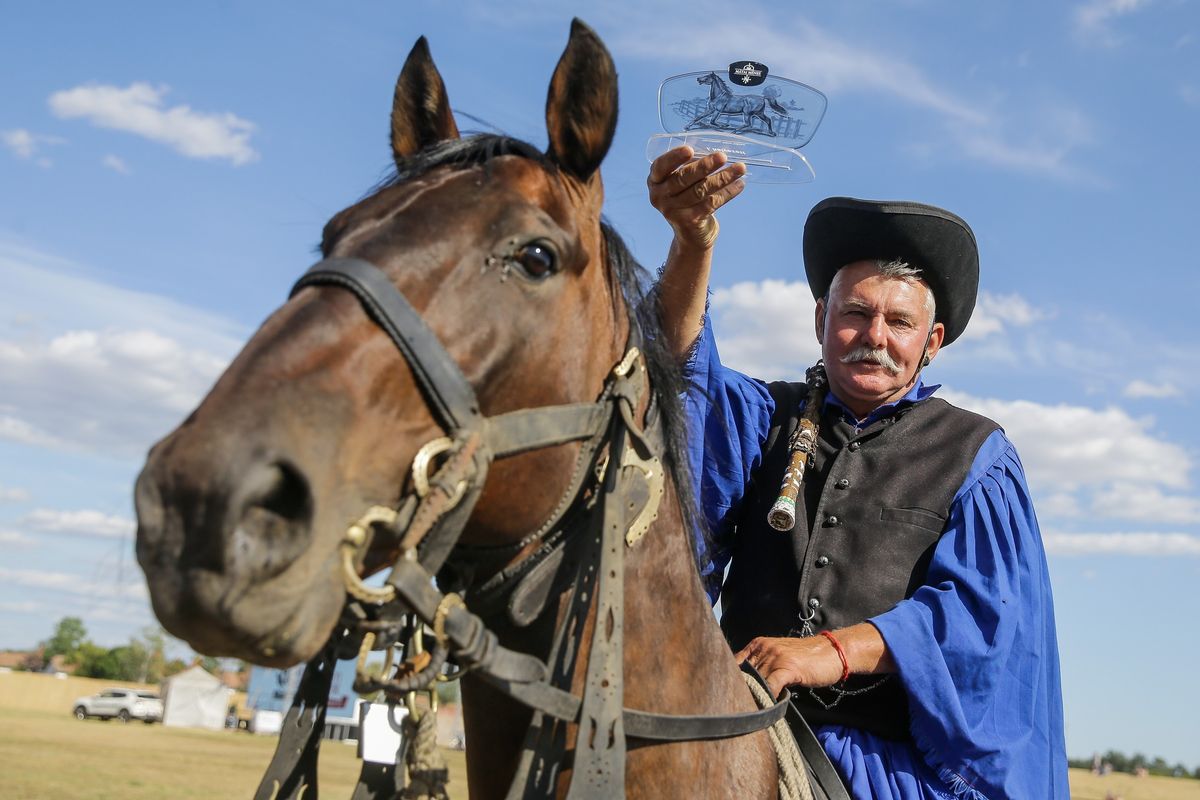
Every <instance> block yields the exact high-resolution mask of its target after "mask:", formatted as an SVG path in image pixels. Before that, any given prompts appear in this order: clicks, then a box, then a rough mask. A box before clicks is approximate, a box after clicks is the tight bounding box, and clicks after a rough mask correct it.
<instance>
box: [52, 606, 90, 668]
mask: <svg viewBox="0 0 1200 800" xmlns="http://www.w3.org/2000/svg"><path fill="white" fill-rule="evenodd" d="M86 641H87V628H85V627H84V625H83V620H81V619H80V618H79V617H63V618H62V619H60V620H59V621H58V624H57V625H55V626H54V633H53V634H51V636H50V638H49V639H47V640H46V641H45V642H43V643H42V658H43V659H44V661H45V662H46V663H47V664H48V663H50V659H52V658H54V656H62V657H63V658H65V659H66V660H67V662H68V663H70V664H78V663H79V662H78V660H77V656H78V653H79V648H80V647H81V646H83V644H84V642H86Z"/></svg>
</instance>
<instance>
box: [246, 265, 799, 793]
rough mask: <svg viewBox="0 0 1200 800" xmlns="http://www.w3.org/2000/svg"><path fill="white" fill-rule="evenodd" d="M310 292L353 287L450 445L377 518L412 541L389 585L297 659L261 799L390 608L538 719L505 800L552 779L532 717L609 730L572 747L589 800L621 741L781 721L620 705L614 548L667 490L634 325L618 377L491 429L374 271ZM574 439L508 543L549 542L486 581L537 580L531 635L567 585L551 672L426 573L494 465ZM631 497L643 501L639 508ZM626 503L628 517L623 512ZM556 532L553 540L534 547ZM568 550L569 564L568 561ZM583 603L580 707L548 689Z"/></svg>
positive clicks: (629, 537)
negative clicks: (395, 506)
mask: <svg viewBox="0 0 1200 800" xmlns="http://www.w3.org/2000/svg"><path fill="white" fill-rule="evenodd" d="M307 286H337V287H340V288H343V289H346V290H348V291H350V292H352V293H353V294H354V295H355V296H356V297H357V298H358V299H359V300H360V301H361V302H362V304H363V307H364V308H365V309H366V311H367V313H368V314H369V315H370V316H371V318H372V319H373V320H375V322H377V323H378V324H379V326H380V327H381V328H383V330H384V331H386V332H387V334H388V335H389V336H390V337H391V339H392V341H393V342H394V343H395V344H396V347H397V348H398V349H399V351H400V352H401V354H402V355H403V357H404V359H405V360H406V361H407V362H408V364H409V366H410V367H411V368H412V371H413V374H414V375H415V376H416V378H417V381H418V384H419V385H420V387H421V391H422V393H423V395H424V397H425V398H426V401H427V402H428V404H429V407H430V409H431V410H432V411H433V413H434V414H435V416H436V417H437V419H438V421H439V422H440V423H441V425H442V427H443V428H444V429H445V430H446V432H447V435H448V440H447V442H448V443H447V444H445V445H439V452H440V451H445V452H446V453H448V454H449V457H448V459H447V461H446V462H445V463H444V464H443V466H442V467H441V468H440V469H439V471H438V472H436V473H435V474H434V475H433V476H431V477H430V478H429V479H428V481H427V483H426V484H425V493H424V494H423V495H421V496H420V497H418V498H416V500H415V502H414V499H413V498H408V499H407V500H406V501H405V503H403V504H402V507H401V509H399V510H397V511H388V510H387V509H383V510H382V511H384V512H386V513H384V514H383V515H382V516H381V517H380V519H384V520H390V524H385V526H384V528H385V529H388V528H391V530H390V531H389V532H390V533H391V534H392V535H393V536H396V537H397V540H400V539H403V540H404V542H405V543H406V544H410V545H411V546H410V547H409V548H407V549H403V550H402V552H401V553H400V555H399V557H398V558H397V560H396V562H395V564H394V565H393V567H392V572H391V574H390V575H389V576H388V578H387V581H386V585H387V587H390V589H389V590H387V591H384V592H381V591H380V590H366V589H365V587H364V590H363V591H364V594H361V595H358V596H360V597H362V598H364V599H365V600H366V601H367V602H365V603H363V602H351V603H350V604H348V606H347V611H346V613H345V614H344V615H343V622H342V623H339V625H338V627H337V628H336V629H335V633H334V636H333V637H332V638H331V640H330V643H329V645H328V646H327V647H326V649H325V651H324V652H323V653H322V654H321V655H319V656H318V657H317V658H316V659H314V660H313V661H312V662H310V663H309V668H308V669H306V671H305V677H304V680H303V681H302V686H301V691H300V692H299V693H298V694H297V704H294V705H293V707H292V710H291V711H289V721H290V722H291V723H293V724H291V725H289V724H287V723H285V725H284V729H285V735H284V736H281V738H280V743H279V746H278V749H277V750H276V754H275V758H274V760H273V761H272V764H271V766H270V767H269V768H268V772H267V776H266V777H264V779H263V783H262V785H260V787H259V796H260V797H263V798H266V797H271V796H273V795H272V794H271V787H272V785H273V784H272V782H271V781H272V780H275V781H276V782H278V781H280V780H281V779H283V783H280V784H279V785H284V784H286V783H287V780H286V779H290V778H291V777H293V776H295V775H297V774H299V773H302V772H306V771H307V770H309V769H311V768H312V765H311V764H309V762H308V759H310V758H315V752H316V751H315V747H312V748H310V747H308V746H306V743H307V742H308V741H309V740H310V739H311V737H313V736H314V735H315V736H319V735H320V725H321V724H323V722H322V721H323V716H324V714H323V709H324V705H323V704H324V702H325V698H326V697H327V695H328V689H329V686H330V681H331V680H332V672H333V670H332V660H333V659H334V658H335V657H337V656H342V657H344V655H345V653H346V652H347V648H348V647H351V649H353V648H352V645H353V644H354V643H355V641H356V640H358V641H361V640H362V637H363V634H364V631H366V630H368V629H372V630H373V631H378V630H384V629H390V630H393V631H395V632H396V633H397V635H398V631H399V628H398V626H396V625H392V624H391V623H389V622H388V620H395V619H399V617H400V612H406V613H411V614H414V615H415V616H416V617H417V618H418V619H420V620H421V621H422V623H423V624H427V625H431V626H432V627H433V628H434V630H435V633H436V634H437V638H438V642H437V646H436V647H435V652H436V653H438V654H440V658H441V661H442V662H444V661H445V658H446V655H447V653H449V654H452V655H453V657H454V659H455V661H456V662H457V663H458V665H459V666H460V667H461V668H463V669H469V670H471V671H473V672H475V673H476V674H477V675H478V677H480V678H481V679H483V680H485V681H487V682H488V683H490V684H491V685H493V686H495V687H497V688H499V689H501V690H502V691H504V692H505V693H506V694H508V695H509V696H510V697H512V698H513V699H515V700H517V701H518V702H520V703H523V704H525V705H526V706H529V707H530V708H532V709H534V711H535V714H534V720H533V723H531V726H530V731H529V733H528V734H527V737H526V744H525V749H526V752H527V755H528V754H529V753H531V752H532V755H530V756H529V757H527V758H523V759H522V766H521V767H520V768H519V769H518V773H517V777H516V779H514V782H513V785H512V787H511V788H510V792H509V797H510V798H516V797H522V796H525V793H526V787H528V788H529V789H530V790H532V789H533V786H534V784H536V783H537V782H538V781H543V782H544V781H546V780H553V778H552V777H551V778H547V777H545V776H544V775H539V774H536V773H534V772H531V771H530V765H531V763H532V761H533V758H534V757H535V756H536V757H539V758H542V759H543V760H546V758H547V754H548V753H550V752H552V749H547V748H552V747H553V745H552V744H547V742H548V741H549V740H548V739H547V734H546V728H547V725H549V724H550V723H549V720H545V724H543V722H542V721H541V720H543V718H551V719H553V720H558V721H560V722H563V723H577V724H580V725H583V724H584V723H585V722H588V723H589V724H590V725H592V726H593V730H596V731H608V735H599V734H593V735H592V736H582V735H581V736H578V737H577V740H576V743H575V754H574V762H573V772H572V781H571V787H570V789H569V792H568V798H569V799H570V800H591V799H592V798H595V799H597V800H598V799H599V798H613V797H623V796H624V760H625V743H624V742H625V736H633V737H636V738H639V739H647V740H653V741H686V740H698V739H720V738H728V737H732V736H741V735H744V734H747V733H752V732H755V731H759V730H762V729H764V728H766V727H768V726H770V725H772V724H774V723H775V722H776V721H778V720H779V719H781V718H782V717H783V714H784V712H785V710H786V707H787V701H788V697H787V693H786V692H785V693H784V697H783V699H781V700H779V701H778V702H777V703H776V704H775V705H774V706H772V707H769V708H765V709H762V710H759V711H754V712H747V713H739V714H728V715H718V716H693V715H672V714H652V713H647V712H642V711H636V710H633V709H626V708H624V707H623V706H622V703H621V700H622V697H623V650H622V639H623V637H622V635H621V630H622V625H623V613H624V612H623V608H624V581H623V574H624V566H623V564H624V555H623V553H624V549H625V548H626V547H627V546H632V545H633V544H634V543H635V542H636V541H637V538H638V537H639V536H640V535H641V534H642V533H644V532H645V529H646V528H648V527H649V525H650V523H651V522H652V521H653V519H654V516H655V513H656V511H655V509H657V505H658V502H659V500H660V499H661V496H662V491H663V484H662V480H663V476H662V464H661V461H660V459H659V458H658V454H659V453H660V452H661V450H662V446H663V445H662V441H661V440H662V430H661V419H660V417H661V415H660V414H655V413H648V414H647V415H646V416H647V420H648V421H647V423H646V429H645V430H643V429H642V428H641V425H639V424H638V422H637V419H636V411H637V409H638V408H639V405H640V398H641V396H642V391H643V389H644V388H645V387H646V386H648V378H647V377H646V375H645V367H644V365H643V364H641V363H639V359H640V355H639V353H638V350H637V346H636V345H637V343H638V341H637V336H638V329H637V326H636V324H635V323H631V326H630V337H629V338H630V342H629V345H628V349H627V352H626V356H625V358H624V359H622V361H621V363H620V364H618V365H617V367H616V368H614V370H613V372H612V374H611V375H610V377H609V379H608V381H607V382H606V384H605V387H604V390H603V391H602V392H601V395H600V397H599V398H598V399H597V400H596V401H595V402H593V403H579V404H570V405H560V406H549V407H543V408H533V409H524V410H520V411H514V412H510V413H507V414H500V415H497V416H494V417H490V418H488V417H484V416H483V415H482V413H481V412H480V409H479V403H478V401H477V400H476V397H475V393H474V390H473V389H472V387H471V385H470V383H469V382H468V381H467V380H466V378H465V377H464V376H463V374H462V372H461V370H460V369H459V368H458V365H457V364H456V363H455V362H454V360H453V359H452V358H451V357H450V355H449V354H448V353H447V352H446V349H445V348H444V347H443V346H442V344H441V342H440V341H439V340H438V338H437V336H436V335H434V333H433V332H432V331H431V330H430V329H429V328H428V327H427V326H426V325H425V323H424V321H423V320H422V319H421V317H420V315H419V314H418V313H417V312H416V311H415V310H414V309H413V308H412V306H411V305H410V304H409V303H408V301H407V299H406V298H405V297H404V295H403V294H402V293H401V292H400V291H399V290H398V289H397V288H396V287H395V286H394V285H393V284H392V282H391V281H390V280H389V279H388V278H387V276H386V275H384V274H383V272H382V271H380V270H379V269H378V268H377V267H375V266H374V265H373V264H370V263H369V262H366V261H363V260H361V259H354V258H336V259H327V260H325V261H321V262H319V263H318V264H316V265H314V266H313V267H312V268H311V269H310V270H309V271H308V272H307V273H305V275H304V276H303V277H301V278H300V280H299V281H298V282H297V283H296V285H295V288H293V290H292V294H293V295H294V294H295V293H296V292H298V291H300V290H301V289H302V288H304V287H307ZM580 440H583V441H584V445H583V446H582V447H581V452H580V455H579V458H578V459H577V463H576V468H575V471H574V474H573V475H572V477H571V479H570V481H569V482H568V488H567V490H566V492H565V493H564V495H563V498H562V500H561V501H560V502H559V504H558V505H557V507H556V508H555V509H554V511H553V512H552V514H551V517H550V518H549V519H548V520H547V521H546V523H545V524H544V525H542V526H541V527H540V528H539V529H538V530H537V531H535V532H534V533H533V534H531V535H530V536H529V537H526V538H525V539H524V540H523V541H522V542H521V543H519V544H520V545H527V544H532V543H533V542H534V541H537V540H539V539H542V540H543V543H544V544H545V547H542V548H539V549H538V550H537V551H536V553H537V555H536V556H535V560H534V562H533V563H532V564H530V565H529V566H527V567H524V566H521V568H518V569H516V570H514V572H513V575H515V576H516V578H515V579H514V580H503V579H502V580H501V581H500V583H499V584H497V591H499V590H501V589H503V588H504V587H505V585H512V586H514V587H522V588H523V587H525V586H527V585H528V584H529V582H530V579H529V576H530V575H533V574H534V573H538V577H537V580H540V581H546V583H544V584H541V583H539V584H537V585H535V586H532V588H531V589H530V592H531V594H533V595H536V596H540V598H541V602H540V603H539V602H538V601H537V597H534V599H532V600H529V602H528V607H527V608H525V609H524V611H523V612H522V615H519V616H514V617H513V619H514V621H515V622H516V624H528V622H529V621H532V617H533V616H536V615H537V614H539V613H541V611H542V607H543V605H544V602H545V599H546V595H547V594H549V590H550V588H551V587H553V588H559V586H560V584H561V586H562V588H563V590H566V589H570V590H571V599H570V601H569V603H568V607H567V610H566V613H565V614H564V615H563V622H562V624H561V625H560V626H559V629H558V630H557V632H556V633H555V637H554V643H553V645H552V648H551V653H550V657H549V660H548V662H547V661H542V660H541V659H539V658H537V657H535V656H532V655H529V654H527V653H521V652H517V651H514V650H510V649H508V648H505V647H503V646H502V645H501V644H500V642H499V639H498V638H497V636H496V634H495V633H494V632H492V631H491V630H489V629H488V626H487V625H486V624H485V622H484V621H483V619H482V618H481V617H480V616H479V615H478V614H476V613H472V612H471V611H469V610H468V609H467V608H466V607H465V606H464V605H463V604H462V603H461V601H458V599H457V596H455V595H447V594H443V593H442V592H441V591H439V590H438V589H436V588H434V584H433V578H432V576H433V575H434V574H436V573H437V571H438V569H439V568H440V567H441V566H442V565H443V564H444V563H445V562H446V559H447V558H448V557H449V556H450V553H451V551H452V549H453V548H454V547H455V545H456V543H457V540H458V537H459V535H460V534H461V532H462V529H463V527H464V526H465V524H466V522H467V519H468V518H469V516H470V514H471V511H472V509H473V508H474V505H475V503H476V502H477V500H478V498H479V495H480V494H481V492H482V487H483V483H484V482H485V480H486V476H487V470H488V465H489V464H490V462H491V461H492V460H493V459H494V458H498V457H503V456H506V455H512V454H515V453H520V452H524V451H528V450H533V449H538V448H543V447H550V446H553V445H557V444H563V443H566V442H571V441H580ZM423 449H424V448H423ZM602 452H603V455H602ZM456 456H458V457H457V459H456ZM451 467H453V470H451ZM656 471H657V478H655V475H654V473H655V472H656ZM448 472H453V474H448ZM421 477H422V479H424V478H425V476H424V475H422V476H421ZM593 477H594V480H591V478H593ZM637 500H641V501H642V502H641V505H640V506H638V503H637ZM631 508H632V509H633V512H630V511H629V510H628V509H631ZM597 509H598V514H597V513H596V511H597ZM569 512H570V513H569ZM364 519H366V518H364ZM564 525H568V526H569V527H570V528H571V530H567V529H565V528H564V527H563V526H564ZM370 527H372V526H371V524H369V523H364V524H363V525H362V526H360V531H361V532H362V533H361V534H360V535H358V536H357V538H356V539H355V542H354V545H353V546H355V547H356V546H359V545H361V544H363V541H362V538H363V534H365V532H366V531H365V529H366V528H370ZM397 528H401V529H397ZM352 530H353V529H352ZM552 532H554V533H555V535H554V536H551V537H550V538H546V539H543V537H546V536H547V535H548V534H551V533H552ZM568 546H570V548H571V550H570V553H569V556H564V553H566V548H567V547H568ZM520 549H521V548H520V547H518V548H517V549H516V550H514V551H513V555H514V556H515V555H517V553H518V551H519V550H520ZM554 559H557V561H554ZM567 562H573V566H575V568H576V574H575V576H574V578H573V579H571V580H570V582H569V583H568V582H567V581H566V578H565V577H564V578H562V579H561V580H559V581H558V582H556V583H553V584H551V583H550V582H549V581H551V580H553V579H554V578H555V576H556V574H558V573H562V574H564V575H566V576H569V569H570V567H567V566H565V565H566V563H567ZM597 562H598V563H597ZM539 568H541V569H540V572H539ZM551 568H553V569H551ZM563 570H567V572H565V573H564V572H563ZM542 573H547V574H542ZM610 576H611V577H610ZM353 579H354V580H357V576H353ZM514 591H520V588H517V589H515V590H514ZM472 597H473V595H472ZM451 600H453V601H455V602H449V601H451ZM593 605H594V606H595V608H596V611H595V614H596V618H597V619H601V618H602V617H601V614H602V613H603V614H604V615H605V616H604V618H607V619H609V620H611V621H612V622H611V623H610V624H611V627H612V629H613V633H612V635H611V636H605V635H604V633H603V631H604V629H605V628H606V626H605V625H600V624H596V625H593V626H592V627H593V638H592V643H591V649H590V651H589V656H588V664H587V673H586V678H585V689H584V692H583V695H582V697H577V696H575V695H573V694H571V693H570V692H569V691H567V690H566V689H563V688H560V687H559V686H556V685H554V681H555V679H556V678H557V679H559V680H563V678H564V675H565V682H566V685H567V686H569V685H570V676H572V675H573V674H574V673H575V669H576V660H575V659H576V656H577V654H578V652H579V649H580V648H579V638H580V635H579V634H578V633H575V634H572V635H567V634H566V631H567V629H568V627H570V623H571V622H572V621H574V623H575V624H576V627H577V630H578V631H582V630H583V629H584V626H583V623H584V621H585V620H586V618H587V616H588V614H589V613H591V608H592V606H593ZM372 619H373V620H375V621H374V622H371V621H370V620H372ZM522 620H524V622H522ZM389 626H390V627H389ZM433 664H434V666H433V668H432V669H430V668H428V667H426V668H425V669H422V670H420V671H418V672H415V673H413V674H410V675H409V676H408V677H407V683H405V682H399V681H383V682H377V684H375V685H373V688H383V689H385V690H386V691H388V692H389V693H391V692H396V691H407V690H409V689H412V688H416V685H418V684H419V682H422V681H423V682H425V684H426V685H427V684H428V682H430V681H432V680H433V678H434V677H435V673H436V671H437V669H438V668H439V667H440V664H439V663H438V655H436V654H435V657H434V661H433ZM322 687H323V691H322ZM559 744H560V745H561V742H560V743H559ZM398 768H399V767H398ZM539 772H540V771H539ZM364 774H365V771H364ZM269 779H270V780H269ZM294 783H295V782H293V785H294ZM543 788H544V787H543ZM356 796H357V795H356Z"/></svg>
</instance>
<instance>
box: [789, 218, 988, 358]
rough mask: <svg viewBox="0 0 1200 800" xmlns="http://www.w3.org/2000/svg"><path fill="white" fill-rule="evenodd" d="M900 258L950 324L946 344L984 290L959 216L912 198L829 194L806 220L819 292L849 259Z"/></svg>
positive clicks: (812, 282) (807, 253)
mask: <svg viewBox="0 0 1200 800" xmlns="http://www.w3.org/2000/svg"><path fill="white" fill-rule="evenodd" d="M896 258H898V259H901V260H903V261H907V262H908V263H909V264H910V265H911V266H913V267H916V268H917V269H920V270H921V277H922V278H923V279H924V280H925V282H926V283H928V284H929V288H930V289H932V290H933V298H934V300H935V301H936V302H937V321H938V322H941V323H942V324H943V325H945V326H946V336H945V339H944V340H943V341H942V344H943V345H946V344H950V342H953V341H954V340H955V339H957V338H958V337H959V335H960V334H961V333H962V332H963V330H964V329H965V328H966V327H967V320H969V319H970V318H971V312H972V311H973V310H974V309H975V295H976V293H977V292H978V290H979V248H978V247H977V246H976V245H975V234H974V233H972V232H971V228H970V227H969V226H968V225H967V223H965V222H963V221H962V219H961V218H960V217H958V216H957V215H955V214H951V213H950V212H949V211H945V210H943V209H940V208H937V207H935V206H927V205H925V204H924V203H914V202H911V201H908V200H855V199H854V198H852V197H829V198H826V199H825V200H822V201H821V202H819V203H817V205H816V206H814V207H813V210H812V211H810V212H809V214H808V221H807V222H805V223H804V271H805V272H806V273H807V274H808V287H809V288H810V289H811V290H812V293H813V297H814V298H816V299H820V298H822V297H824V296H825V295H826V294H828V293H829V285H830V284H831V283H832V282H833V276H834V275H835V274H837V271H838V270H839V269H841V268H842V267H844V266H846V265H847V264H851V263H853V262H855V261H866V260H874V259H886V260H889V261H890V260H892V259H896Z"/></svg>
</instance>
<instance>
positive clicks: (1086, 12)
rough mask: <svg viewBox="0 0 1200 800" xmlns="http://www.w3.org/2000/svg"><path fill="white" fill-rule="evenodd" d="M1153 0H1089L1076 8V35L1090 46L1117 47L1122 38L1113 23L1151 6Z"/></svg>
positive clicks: (1073, 21) (1074, 22)
mask: <svg viewBox="0 0 1200 800" xmlns="http://www.w3.org/2000/svg"><path fill="white" fill-rule="evenodd" d="M1150 1H1151V0H1089V1H1088V2H1086V3H1084V4H1082V5H1079V6H1076V7H1075V12H1074V14H1073V16H1072V23H1073V26H1074V30H1075V34H1076V36H1078V37H1079V38H1080V39H1082V40H1083V41H1085V42H1087V43H1089V44H1098V45H1102V46H1104V47H1115V46H1116V45H1118V44H1120V42H1121V39H1120V37H1119V36H1118V35H1117V34H1116V33H1115V32H1114V31H1113V30H1112V25H1111V23H1112V22H1113V20H1115V19H1117V18H1118V17H1123V16H1127V15H1129V14H1132V13H1133V12H1135V11H1138V10H1139V9H1142V8H1145V7H1146V6H1148V5H1150Z"/></svg>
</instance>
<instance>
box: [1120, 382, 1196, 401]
mask: <svg viewBox="0 0 1200 800" xmlns="http://www.w3.org/2000/svg"><path fill="white" fill-rule="evenodd" d="M1122 394H1124V395H1125V396H1126V397H1154V398H1161V397H1179V396H1180V395H1181V394H1183V392H1182V391H1180V389H1179V387H1178V386H1176V385H1175V384H1173V383H1147V382H1146V381H1143V380H1135V381H1133V382H1132V383H1130V384H1129V385H1128V386H1126V387H1125V389H1124V391H1123V392H1122Z"/></svg>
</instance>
